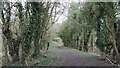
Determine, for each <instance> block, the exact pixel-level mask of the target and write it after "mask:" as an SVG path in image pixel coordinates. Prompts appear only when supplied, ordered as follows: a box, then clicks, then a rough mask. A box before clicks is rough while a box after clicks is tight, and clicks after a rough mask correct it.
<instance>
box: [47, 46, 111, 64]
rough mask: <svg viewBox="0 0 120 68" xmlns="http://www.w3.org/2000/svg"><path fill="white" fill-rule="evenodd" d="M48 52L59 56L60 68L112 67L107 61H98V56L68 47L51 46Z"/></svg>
mask: <svg viewBox="0 0 120 68" xmlns="http://www.w3.org/2000/svg"><path fill="white" fill-rule="evenodd" d="M49 51H51V52H54V54H57V55H58V56H60V58H61V61H60V66H112V65H111V64H110V63H109V62H108V61H101V60H99V58H100V57H99V56H97V55H94V54H90V53H84V52H80V51H78V50H76V49H72V48H68V47H64V46H61V47H58V46H57V45H53V46H51V47H50V49H49Z"/></svg>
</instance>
